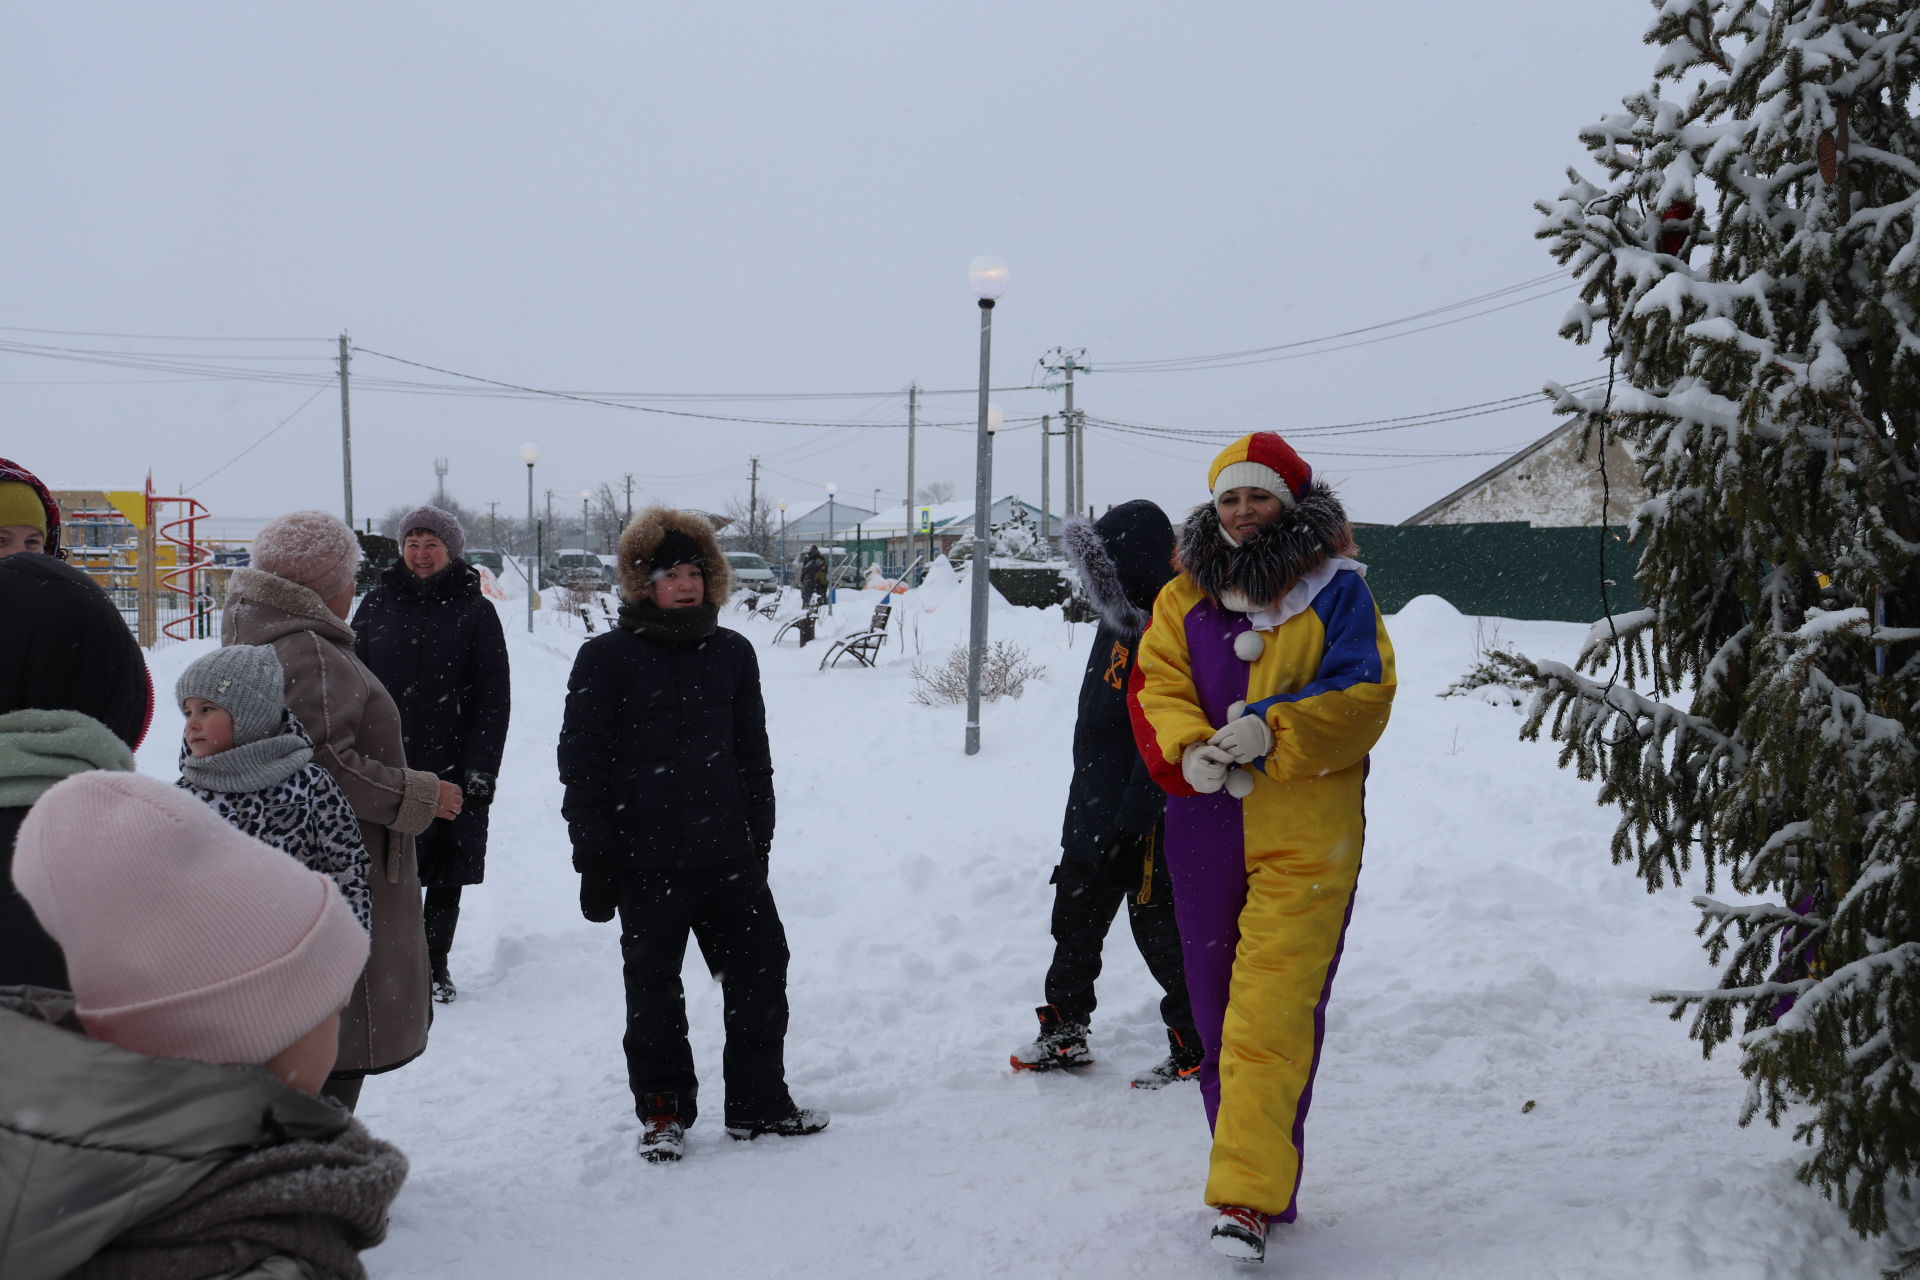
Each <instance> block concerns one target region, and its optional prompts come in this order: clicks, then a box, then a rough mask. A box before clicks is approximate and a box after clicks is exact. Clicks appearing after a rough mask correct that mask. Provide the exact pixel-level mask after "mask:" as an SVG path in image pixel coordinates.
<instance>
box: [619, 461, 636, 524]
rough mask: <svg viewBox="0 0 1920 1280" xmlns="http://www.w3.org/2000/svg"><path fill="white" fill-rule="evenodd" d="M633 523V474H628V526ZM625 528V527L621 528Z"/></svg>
mask: <svg viewBox="0 0 1920 1280" xmlns="http://www.w3.org/2000/svg"><path fill="white" fill-rule="evenodd" d="M632 523H633V472H631V471H629V472H627V524H632ZM621 527H622V528H624V527H625V526H624V525H623V526H621Z"/></svg>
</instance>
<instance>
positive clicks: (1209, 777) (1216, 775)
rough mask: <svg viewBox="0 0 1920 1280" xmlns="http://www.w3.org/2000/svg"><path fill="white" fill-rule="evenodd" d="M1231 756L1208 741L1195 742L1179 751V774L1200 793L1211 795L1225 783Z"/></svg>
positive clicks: (1230, 765) (1231, 761) (1231, 760)
mask: <svg viewBox="0 0 1920 1280" xmlns="http://www.w3.org/2000/svg"><path fill="white" fill-rule="evenodd" d="M1232 765H1233V757H1232V756H1230V755H1228V754H1227V753H1226V752H1224V751H1222V750H1221V749H1220V748H1218V747H1216V746H1214V745H1213V744H1212V743H1210V742H1196V743H1194V744H1193V745H1192V746H1190V747H1188V748H1187V749H1186V750H1185V751H1182V752H1181V753H1180V776H1181V777H1183V778H1185V779H1186V780H1187V785H1188V786H1190V787H1192V788H1193V789H1194V790H1195V791H1198V792H1199V793H1200V794H1201V795H1211V794H1213V793H1214V792H1216V791H1218V790H1219V789H1220V788H1221V787H1222V786H1224V785H1226V781H1227V770H1228V769H1229V768H1231V767H1232Z"/></svg>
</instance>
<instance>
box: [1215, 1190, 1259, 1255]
mask: <svg viewBox="0 0 1920 1280" xmlns="http://www.w3.org/2000/svg"><path fill="white" fill-rule="evenodd" d="M1208 1243H1209V1244H1211V1245H1212V1246H1213V1251H1214V1252H1215V1253H1218V1254H1223V1255H1225V1256H1226V1257H1229V1258H1232V1259H1233V1260H1234V1261H1236V1262H1265V1261H1266V1260H1267V1215H1266V1214H1264V1213H1261V1212H1260V1211H1258V1210H1257V1209H1243V1208H1241V1207H1240V1206H1239V1205H1237V1204H1225V1205H1221V1206H1220V1216H1219V1217H1217V1218H1215V1219H1214V1220H1213V1232H1212V1234H1211V1235H1210V1236H1209V1237H1208Z"/></svg>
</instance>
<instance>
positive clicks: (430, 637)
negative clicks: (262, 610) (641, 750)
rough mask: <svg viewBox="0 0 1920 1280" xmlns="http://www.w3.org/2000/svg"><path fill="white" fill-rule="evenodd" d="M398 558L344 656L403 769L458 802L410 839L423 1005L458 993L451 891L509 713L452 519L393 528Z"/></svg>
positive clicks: (500, 647) (419, 514) (501, 669)
mask: <svg viewBox="0 0 1920 1280" xmlns="http://www.w3.org/2000/svg"><path fill="white" fill-rule="evenodd" d="M396 532H398V533H399V535H400V547H401V554H400V559H399V560H397V561H395V562H394V563H393V564H390V565H388V566H387V567H386V568H385V569H383V570H382V571H381V573H380V585H379V586H377V587H375V588H374V589H373V590H372V591H369V592H368V593H367V595H366V598H365V599H363V600H362V601H361V602H360V608H359V609H358V610H357V611H356V612H355V613H354V615H353V630H354V644H353V647H354V651H355V652H356V653H358V654H359V655H360V660H361V661H362V662H364V663H366V664H367V666H368V668H369V669H371V670H372V672H373V673H374V675H376V676H378V677H379V678H380V683H381V684H383V685H385V686H386V687H387V692H388V693H391V694H392V695H393V700H394V702H395V703H396V704H397V705H398V706H399V708H400V724H401V727H402V729H403V731H404V734H405V739H406V748H407V767H408V768H411V769H421V770H425V771H427V772H430V773H435V774H438V775H439V776H440V777H441V778H442V779H444V780H445V781H447V782H451V783H454V784H456V785H458V786H459V788H460V790H461V793H462V795H463V796H464V798H465V802H464V804H463V805H462V807H461V810H460V813H459V815H458V816H457V817H455V818H453V819H452V820H451V821H449V820H446V819H438V818H437V819H435V820H434V823H433V825H432V826H430V827H428V828H427V829H426V831H425V832H423V833H422V834H421V835H420V836H419V837H418V839H417V840H416V841H415V846H414V847H415V849H416V850H417V854H418V857H419V863H420V883H421V885H422V886H423V887H424V889H425V890H426V894H425V897H426V907H425V913H424V914H425V922H426V931H427V960H428V963H429V965H430V966H431V968H432V975H433V998H434V999H435V1000H438V1001H440V1002H441V1003H442V1004H446V1003H449V1002H450V1001H452V1000H453V999H454V998H455V996H456V995H457V994H458V992H457V990H456V989H455V987H454V983H453V976H452V973H451V971H450V970H449V968H448V963H447V957H448V954H449V953H450V952H451V951H452V950H453V934H454V929H455V927H456V926H457V925H458V924H459V921H460V891H461V889H462V888H463V887H464V886H466V885H471V884H479V883H480V882H481V881H482V880H484V879H485V878H486V870H487V816H488V810H489V809H490V807H491V806H492V803H493V793H494V787H495V784H496V781H497V779H498V778H499V774H500V756H501V753H502V752H503V751H504V750H505V749H506V743H507V717H508V715H509V713H510V712H511V710H512V703H513V696H512V688H511V678H510V675H509V671H508V666H507V641H506V636H505V635H504V634H503V633H502V631H501V628H500V615H499V613H498V612H497V611H496V610H495V609H494V607H493V602H492V601H490V600H488V599H487V598H486V596H484V595H483V594H481V591H480V572H479V570H477V569H475V568H474V567H473V566H472V565H469V564H468V563H467V562H466V561H465V560H463V559H461V553H462V552H463V551H465V550H466V534H465V531H464V530H463V529H461V527H460V521H459V520H458V519H456V518H455V517H454V516H453V515H452V514H450V513H448V512H445V511H442V510H441V509H440V508H438V507H434V506H425V507H420V508H418V509H416V510H414V511H410V512H408V513H407V514H406V515H405V516H404V517H402V518H401V520H400V523H399V525H398V526H397V529H396Z"/></svg>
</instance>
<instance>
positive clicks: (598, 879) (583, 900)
mask: <svg viewBox="0 0 1920 1280" xmlns="http://www.w3.org/2000/svg"><path fill="white" fill-rule="evenodd" d="M619 910H620V877H619V876H618V875H617V874H616V873H614V872H612V871H582V872H581V873H580V914H581V915H583V916H585V917H586V918H587V919H589V920H591V921H593V923H595V924H605V923H606V922H607V921H609V920H611V919H613V917H614V915H615V914H616V913H617V912H618V911H619Z"/></svg>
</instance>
